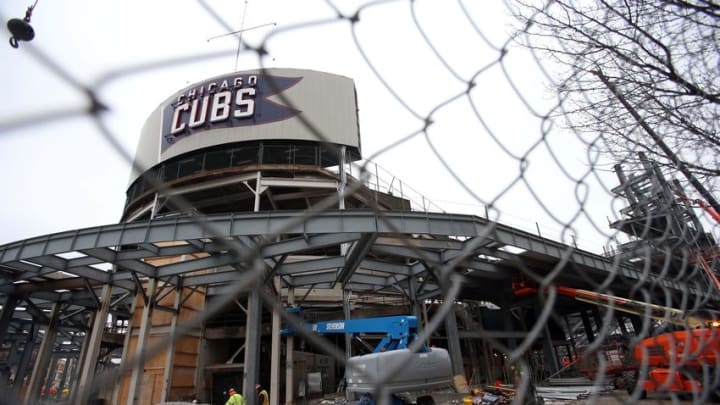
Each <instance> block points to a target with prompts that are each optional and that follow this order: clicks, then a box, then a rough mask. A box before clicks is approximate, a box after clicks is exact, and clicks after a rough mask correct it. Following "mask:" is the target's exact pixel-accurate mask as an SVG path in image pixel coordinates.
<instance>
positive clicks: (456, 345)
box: [445, 305, 465, 376]
mask: <svg viewBox="0 0 720 405" xmlns="http://www.w3.org/2000/svg"><path fill="white" fill-rule="evenodd" d="M445 334H446V335H447V339H448V352H449V353H450V360H451V361H452V370H453V376H457V375H462V376H464V375H465V368H464V367H463V360H462V353H461V351H460V338H459V337H458V329H457V319H456V317H455V305H453V306H452V308H451V309H450V312H448V314H447V316H446V317H445Z"/></svg>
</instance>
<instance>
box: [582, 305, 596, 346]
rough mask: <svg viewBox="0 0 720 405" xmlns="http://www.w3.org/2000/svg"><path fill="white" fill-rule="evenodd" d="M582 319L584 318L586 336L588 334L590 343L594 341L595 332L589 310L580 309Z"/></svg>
mask: <svg viewBox="0 0 720 405" xmlns="http://www.w3.org/2000/svg"><path fill="white" fill-rule="evenodd" d="M580 319H581V320H582V324H583V329H584V330H585V336H587V341H588V343H589V342H592V341H593V340H594V339H595V332H593V329H592V324H591V323H590V318H589V317H588V314H587V311H585V310H582V311H580Z"/></svg>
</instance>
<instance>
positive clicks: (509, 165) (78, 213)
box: [0, 0, 619, 251]
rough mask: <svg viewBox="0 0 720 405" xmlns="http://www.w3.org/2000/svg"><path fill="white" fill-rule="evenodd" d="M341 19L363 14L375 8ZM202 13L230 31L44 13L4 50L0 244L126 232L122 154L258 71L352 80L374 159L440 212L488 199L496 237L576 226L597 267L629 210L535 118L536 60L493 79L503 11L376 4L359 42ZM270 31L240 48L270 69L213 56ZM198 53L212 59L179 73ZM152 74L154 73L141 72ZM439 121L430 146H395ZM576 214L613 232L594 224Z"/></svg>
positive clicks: (350, 5)
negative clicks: (95, 115) (517, 230)
mask: <svg viewBox="0 0 720 405" xmlns="http://www.w3.org/2000/svg"><path fill="white" fill-rule="evenodd" d="M337 3H339V4H341V6H340V5H337V7H340V8H341V10H340V11H341V12H342V13H343V14H346V15H353V14H354V13H355V12H356V10H357V9H358V7H359V6H360V5H361V4H363V3H366V2H359V1H342V2H337ZM30 4H31V2H30V1H29V0H6V1H3V2H2V3H0V16H2V18H3V21H7V20H8V19H9V18H18V17H19V18H21V17H22V16H23V15H24V13H25V10H26V8H27V7H28V6H29V5H30ZM206 4H207V5H208V7H209V8H211V9H212V10H213V12H214V13H216V14H217V16H219V17H220V18H221V19H222V20H223V21H225V22H226V26H224V25H223V24H221V23H219V22H218V21H217V19H215V18H214V17H213V15H211V13H209V12H208V11H207V10H206V9H205V8H204V7H202V5H201V4H200V3H197V2H194V1H184V0H182V1H181V0H157V1H140V0H132V1H112V2H98V1H90V0H70V1H63V2H57V1H55V2H54V1H49V0H39V2H38V4H37V7H36V8H35V10H34V12H33V15H32V25H33V27H34V28H35V31H36V38H35V40H34V41H32V42H31V43H30V44H28V43H21V44H20V48H19V49H13V48H11V47H10V46H9V44H7V42H6V43H5V45H4V46H2V45H0V58H2V61H3V63H2V65H1V66H0V73H1V74H0V80H1V81H2V88H3V93H4V97H3V98H2V100H0V169H1V170H2V173H3V176H1V177H0V187H1V189H2V193H3V198H2V201H3V205H2V210H0V243H7V242H11V241H15V240H19V239H24V238H29V237H32V236H38V235H42V234H47V233H54V232H59V231H64V230H70V229H76V228H82V227H91V226H96V225H102V224H109V223H116V222H117V221H118V219H119V218H120V214H121V212H122V207H123V203H124V201H125V195H124V192H125V189H126V187H127V181H128V177H129V174H130V163H129V161H128V160H127V159H126V158H125V157H124V155H127V156H132V155H134V150H135V146H136V143H137V139H138V136H139V133H140V129H141V127H142V125H143V123H144V121H145V119H146V118H147V116H148V115H149V114H150V113H151V112H152V110H153V109H154V108H155V107H157V105H158V104H159V103H160V102H162V101H163V100H164V99H165V98H167V97H168V96H170V95H172V94H173V93H174V92H175V91H177V90H180V89H181V88H183V87H184V86H186V85H188V84H191V83H194V82H197V81H200V80H203V79H205V78H208V77H212V76H215V75H220V74H224V73H227V72H231V71H234V70H236V69H237V70H245V69H255V68H258V67H260V66H267V67H288V68H298V69H313V70H319V71H324V72H329V73H334V74H340V75H344V76H348V77H351V78H353V79H354V80H355V85H356V88H357V93H358V102H359V110H360V111H359V116H360V133H361V138H362V148H363V155H364V156H365V157H366V158H370V157H372V158H373V160H374V161H376V162H377V163H378V164H380V165H381V166H382V167H384V168H386V169H387V170H388V171H390V172H392V173H393V174H395V175H397V176H398V178H399V179H401V180H402V181H404V182H405V183H406V184H407V185H409V186H410V187H412V188H414V189H415V190H417V191H418V192H420V193H422V194H423V195H425V196H426V197H427V198H429V199H431V200H432V201H434V202H435V203H436V204H437V205H439V206H441V207H443V208H444V209H446V210H447V211H450V212H461V213H473V214H478V215H484V205H483V204H484V203H487V202H490V201H494V202H495V203H496V205H497V206H498V207H499V211H497V212H493V213H492V214H491V216H493V217H496V219H498V220H499V221H500V222H504V223H508V224H511V225H515V226H518V227H521V228H523V229H526V230H530V231H534V230H535V229H536V223H537V224H538V225H539V226H540V227H541V229H543V236H550V237H553V238H555V239H558V240H560V239H562V236H561V233H562V227H563V224H565V223H568V222H570V223H572V226H573V228H574V231H575V233H576V234H578V235H577V237H578V241H579V242H578V243H579V245H580V247H584V248H588V249H593V250H596V251H598V250H600V249H601V247H602V245H603V244H604V243H606V242H607V240H606V239H607V235H608V234H610V230H609V229H608V227H607V220H606V218H607V217H613V216H614V215H615V214H614V212H615V211H617V209H618V208H619V206H618V204H617V203H615V206H612V204H611V199H610V196H609V194H608V192H607V190H606V189H609V188H611V187H613V186H614V185H615V184H616V183H615V180H614V175H613V174H612V173H610V172H608V171H607V169H609V167H607V166H603V167H602V168H599V167H598V168H592V167H591V166H590V163H589V161H593V160H594V158H593V157H588V154H587V148H586V145H585V144H584V143H583V142H582V141H581V140H579V139H578V138H577V137H575V136H574V135H573V134H568V133H565V132H563V131H562V130H560V129H559V128H557V126H553V125H552V124H551V123H548V122H543V121H542V120H541V119H540V118H538V116H539V115H540V116H541V115H543V114H545V113H546V112H547V111H548V110H549V109H550V108H552V106H553V105H554V104H555V103H556V100H554V99H553V98H552V96H551V94H550V93H549V92H548V91H547V83H545V82H544V80H545V78H544V76H543V75H542V74H541V71H540V69H539V66H538V61H537V60H535V59H534V58H532V57H531V56H530V55H529V54H528V53H527V52H526V51H524V50H523V49H521V48H519V47H516V46H511V47H509V48H508V50H509V52H508V53H507V54H506V55H505V57H504V58H503V60H502V63H498V59H499V58H500V55H501V52H500V48H501V47H503V46H504V45H505V43H506V42H507V40H508V38H509V36H510V35H511V33H512V32H513V27H512V24H513V22H512V20H511V18H510V17H509V13H508V10H507V9H506V7H505V5H504V3H503V2H497V1H495V2H479V1H465V2H462V3H459V2H450V1H445V0H417V1H415V2H414V8H413V6H412V4H413V2H410V1H392V2H385V3H379V4H375V5H373V6H371V7H368V8H366V9H363V11H362V12H361V13H360V19H359V21H358V22H357V23H356V24H355V25H354V30H353V26H352V25H351V24H350V23H349V22H348V21H347V20H345V19H339V18H337V13H336V11H334V10H333V8H332V7H331V6H330V5H328V3H326V2H323V1H302V2H300V1H295V0H262V1H260V0H249V1H208V2H207V3H206ZM461 4H462V5H463V6H462V7H461ZM463 8H464V9H465V10H463ZM466 12H467V14H466ZM243 15H244V21H243ZM270 23H276V24H277V25H276V26H265V27H262V28H257V29H253V30H250V31H247V32H245V33H244V34H243V39H244V40H246V41H248V42H249V43H250V44H252V45H257V44H259V43H261V41H262V40H263V38H265V37H266V36H267V35H271V37H270V39H269V40H268V43H267V50H268V51H269V54H268V55H267V56H265V57H264V58H262V59H260V58H258V56H257V55H256V53H254V52H252V51H248V50H243V51H242V52H240V53H239V56H236V55H237V49H238V48H237V38H236V37H233V36H228V37H223V38H217V39H213V40H211V41H208V39H209V38H212V37H214V36H218V35H222V34H224V33H227V32H228V31H231V30H238V29H240V28H241V27H245V28H249V27H255V26H259V25H265V24H270ZM477 29H479V30H480V31H481V33H482V35H480V33H478V31H477ZM9 36H10V35H9V33H8V32H7V31H5V37H4V40H5V41H7V38H9ZM483 36H485V38H483ZM428 41H429V43H430V44H432V47H431V46H429V44H428ZM433 48H434V49H433ZM200 55H214V57H201V58H192V59H187V60H185V61H184V62H177V63H168V62H169V61H172V60H176V59H182V58H186V57H191V56H196V57H197V56H200ZM363 55H364V56H363ZM368 61H369V63H368ZM145 65H152V66H153V68H150V69H144V70H134V68H135V67H138V66H145ZM50 66H54V67H50ZM58 72H62V73H58ZM375 72H377V74H376V73H375ZM473 78H474V82H475V87H474V88H473V90H472V91H471V92H470V93H469V94H470V95H469V96H468V95H463V93H464V92H465V91H466V89H467V87H468V85H467V83H468V82H469V81H470V80H471V79H473ZM73 83H74V84H73ZM388 86H389V88H388ZM83 87H86V88H93V89H94V90H95V91H96V92H97V94H98V95H99V99H100V101H101V102H102V103H104V104H105V105H107V106H108V107H109V110H108V111H107V112H106V113H103V114H102V115H101V122H102V124H103V125H105V126H106V127H107V128H108V129H109V130H110V132H111V134H112V136H113V138H114V139H115V141H116V142H117V143H118V144H119V145H121V146H122V150H121V151H118V150H117V149H115V148H114V147H113V146H112V145H111V144H110V143H109V142H108V141H107V139H105V138H104V137H103V136H102V135H101V131H100V130H99V129H98V126H97V124H96V123H95V121H93V120H92V119H91V117H90V116H88V115H87V114H84V113H83V112H84V111H85V110H86V109H87V107H88V102H87V97H86V95H85V93H84V92H83V91H82V89H83ZM393 93H394V94H395V95H397V96H398V97H399V98H400V99H401V101H399V100H398V99H397V98H396V97H395V96H394V95H393ZM473 106H474V107H475V109H476V110H477V112H478V113H479V116H478V115H477V114H476V112H475V111H474V110H473ZM58 113H64V114H59V117H60V118H57V119H54V120H51V121H48V120H43V117H47V116H48V115H55V116H58ZM430 115H432V121H433V124H432V125H431V126H430V127H429V129H428V131H427V134H423V133H420V134H419V135H417V136H415V137H412V138H410V139H409V140H408V141H406V142H403V143H401V144H399V145H396V146H393V147H391V148H388V146H389V145H392V144H393V142H396V141H398V140H400V139H403V138H404V137H407V136H408V135H410V134H413V133H415V132H417V131H418V130H420V129H421V128H422V127H423V125H424V118H425V117H428V116H430ZM426 135H427V136H426ZM553 155H554V156H555V158H553ZM522 156H525V157H526V159H525V163H522V164H521V160H520V157H522ZM448 168H450V169H451V170H452V172H454V173H455V174H456V176H457V177H459V179H460V181H458V180H457V179H456V176H455V175H453V174H452V173H451V172H450V171H449V170H448ZM591 169H592V174H593V175H591V176H589V177H588V176H586V174H587V173H588V172H589V171H590V170H591ZM599 169H602V170H599ZM596 176H598V177H600V178H602V179H603V180H604V181H605V184H604V185H602V184H601V183H598V181H597V179H596ZM578 181H579V183H580V184H581V185H579V186H578ZM586 193H589V194H587V195H586ZM579 201H581V202H579ZM582 206H584V207H585V211H586V212H587V213H589V214H590V215H591V216H592V217H593V219H594V221H595V222H596V225H597V227H599V228H601V230H602V231H603V232H604V234H603V233H600V232H598V231H597V230H595V229H594V227H593V226H591V225H589V223H588V221H587V220H585V219H583V214H582V213H580V208H581V207H582ZM498 215H499V217H498ZM578 215H579V216H580V217H579V218H578ZM565 240H566V241H569V239H568V238H567V237H566V238H565Z"/></svg>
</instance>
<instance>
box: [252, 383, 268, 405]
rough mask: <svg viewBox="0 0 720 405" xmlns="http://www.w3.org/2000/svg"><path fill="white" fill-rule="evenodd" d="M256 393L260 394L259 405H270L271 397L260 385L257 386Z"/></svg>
mask: <svg viewBox="0 0 720 405" xmlns="http://www.w3.org/2000/svg"><path fill="white" fill-rule="evenodd" d="M255 391H257V393H258V405H270V396H268V392H267V391H265V390H264V389H263V387H262V385H260V384H255Z"/></svg>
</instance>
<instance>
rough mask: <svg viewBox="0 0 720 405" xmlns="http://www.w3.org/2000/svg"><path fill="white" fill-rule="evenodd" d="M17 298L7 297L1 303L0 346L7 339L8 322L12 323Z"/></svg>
mask: <svg viewBox="0 0 720 405" xmlns="http://www.w3.org/2000/svg"><path fill="white" fill-rule="evenodd" d="M17 303H18V298H17V297H16V296H14V295H8V296H7V297H5V302H3V308H2V315H0V345H2V344H3V343H5V338H6V337H7V331H8V328H9V327H10V321H12V318H13V314H14V313H15V307H17Z"/></svg>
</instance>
